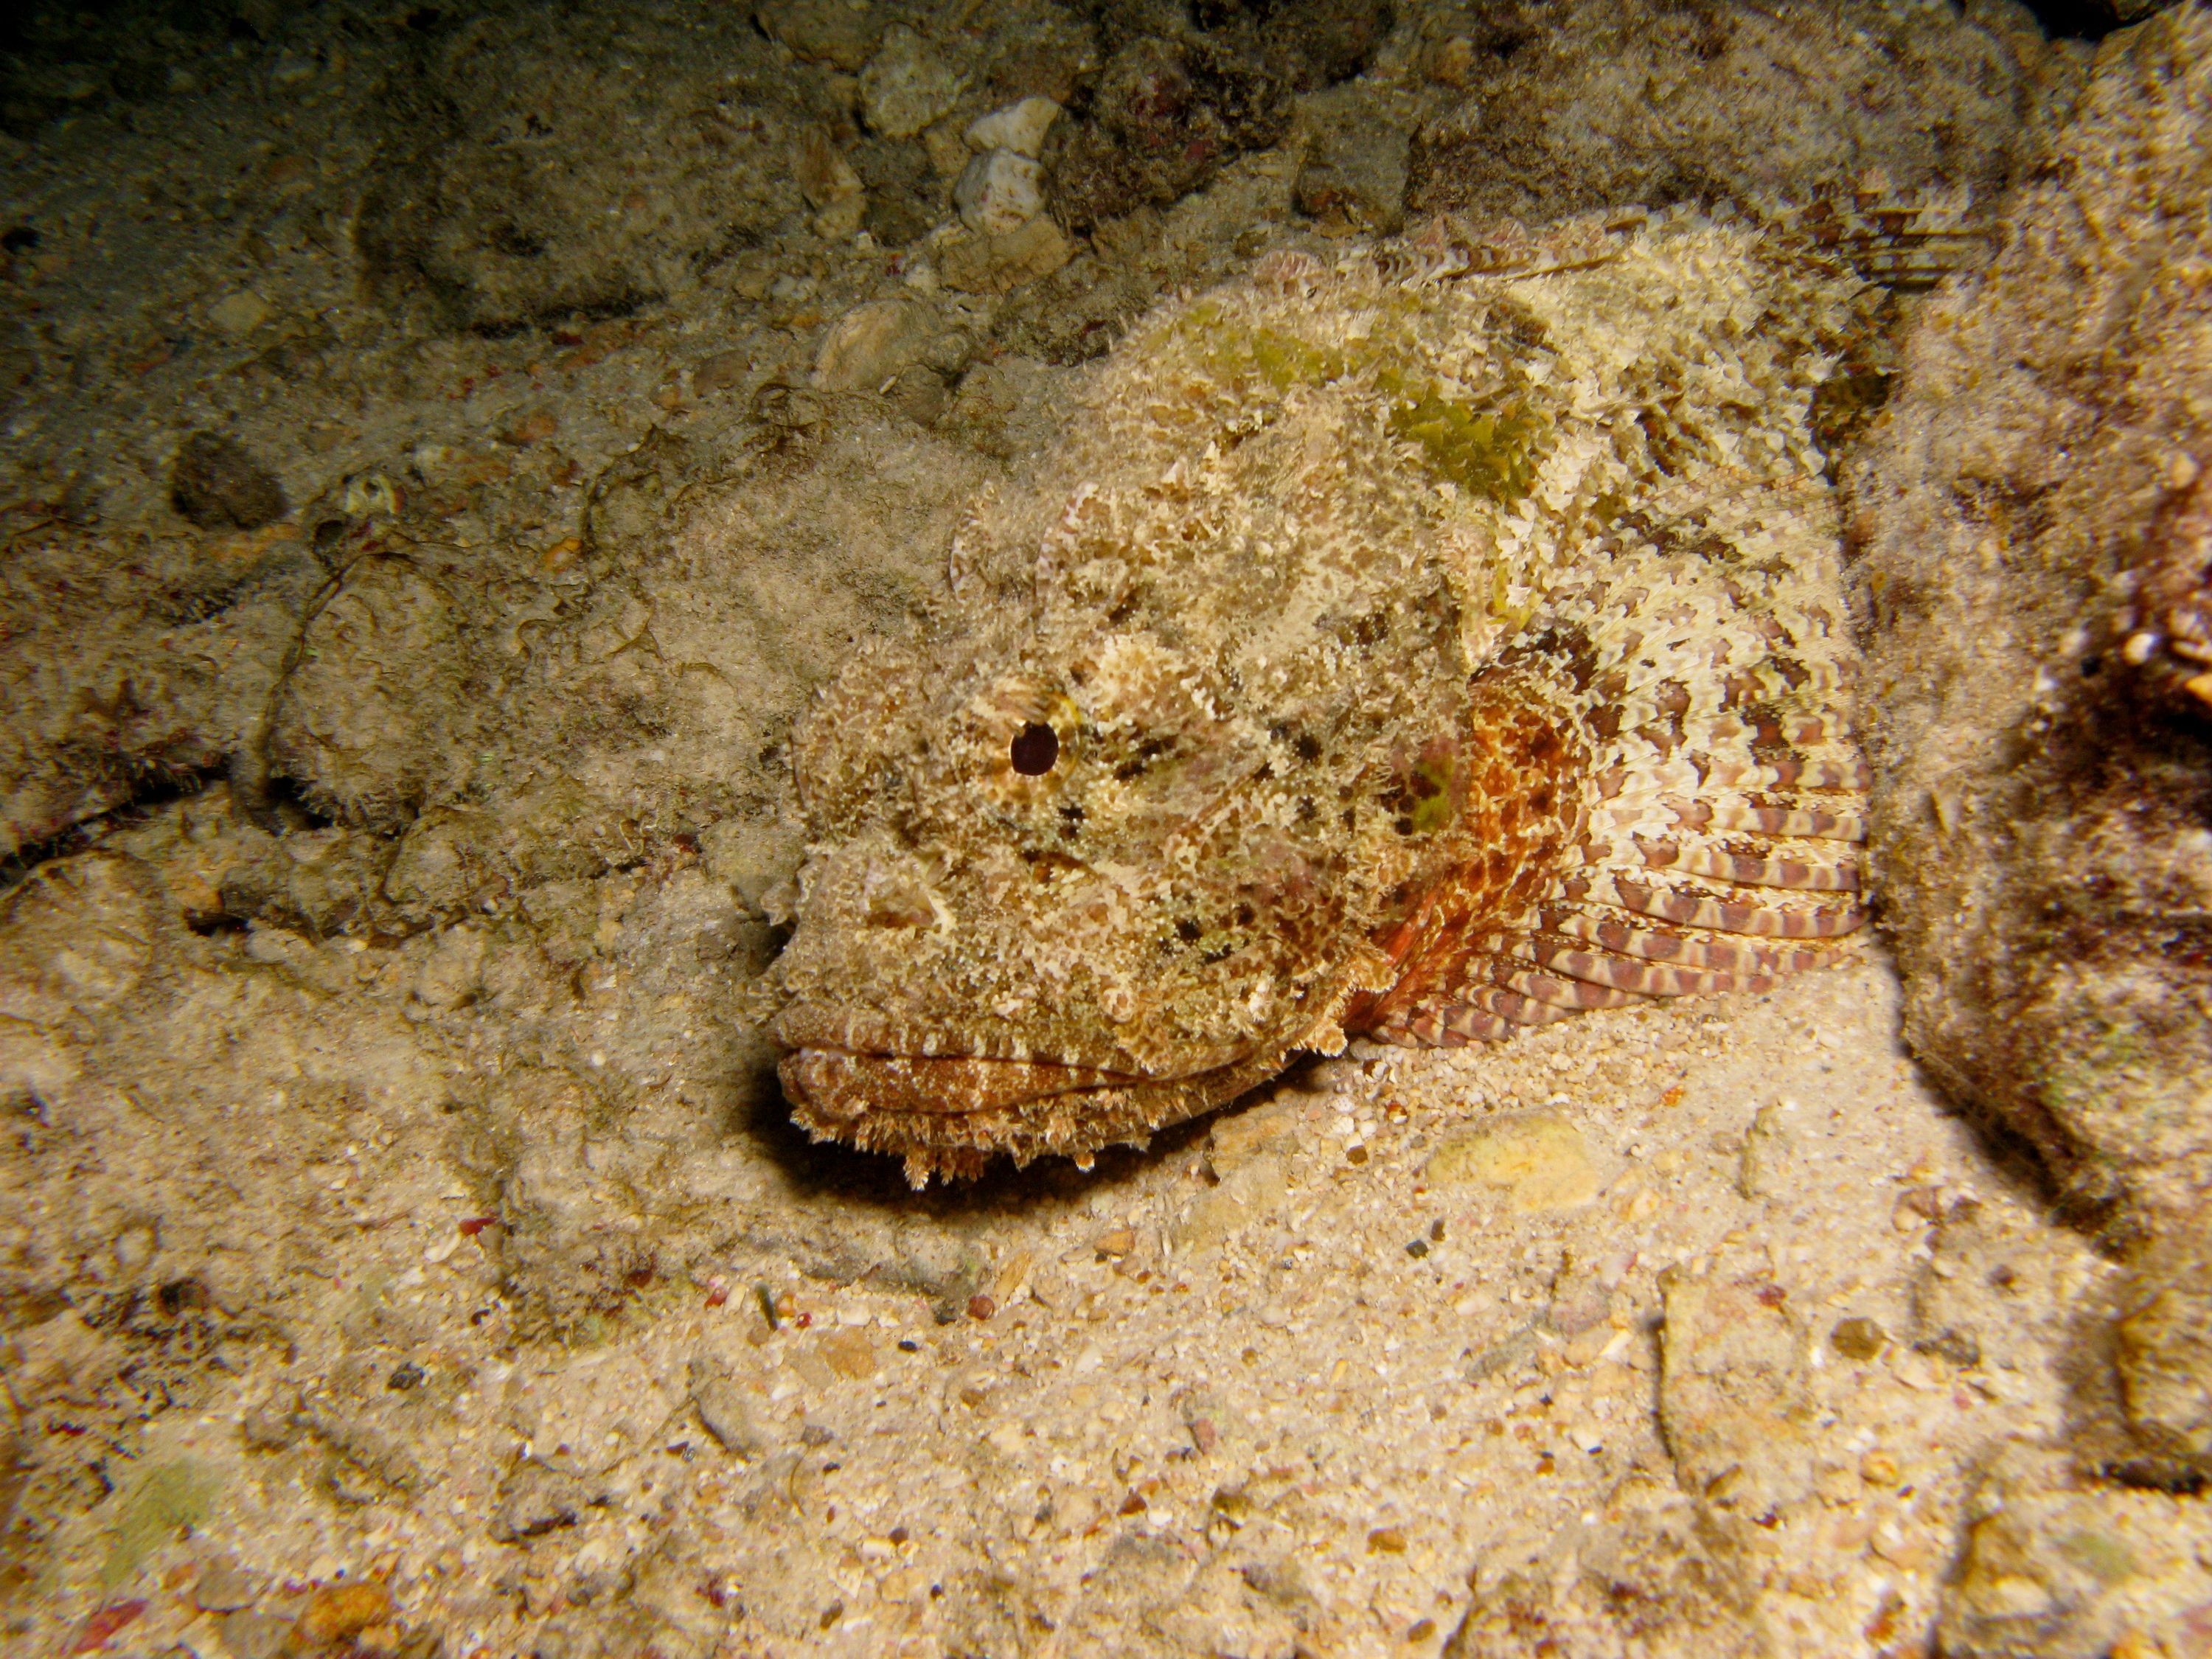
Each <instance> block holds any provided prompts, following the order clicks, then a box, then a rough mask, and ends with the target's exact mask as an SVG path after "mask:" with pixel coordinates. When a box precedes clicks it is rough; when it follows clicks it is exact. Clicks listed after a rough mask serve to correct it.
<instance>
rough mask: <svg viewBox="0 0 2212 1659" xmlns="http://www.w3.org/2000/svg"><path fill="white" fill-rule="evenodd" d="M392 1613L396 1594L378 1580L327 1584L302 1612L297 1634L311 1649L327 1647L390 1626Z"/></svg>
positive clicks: (309, 1599) (310, 1598)
mask: <svg viewBox="0 0 2212 1659" xmlns="http://www.w3.org/2000/svg"><path fill="white" fill-rule="evenodd" d="M391 1617H392V1592H391V1591H390V1590H388V1589H385V1588H384V1586H383V1585H381V1584H380V1583H377V1582H376V1581H375V1580H374V1579H362V1580H360V1581H358V1582H356V1583H350V1584H325V1585H324V1586H323V1587H322V1588H321V1589H319V1590H317V1591H316V1592H315V1593H314V1594H313V1595H311V1596H309V1597H308V1598H307V1606H306V1607H302V1608H301V1609H300V1617H299V1620H298V1621H297V1623H296V1625H295V1634H297V1635H298V1636H300V1637H301V1638H304V1639H305V1640H306V1641H307V1643H308V1644H310V1645H311V1646H314V1647H327V1646H329V1645H330V1644H332V1643H334V1642H343V1641H344V1640H346V1639H347V1638H349V1637H352V1636H355V1635H357V1634H359V1633H360V1632H362V1631H364V1630H367V1629H368V1627H369V1626H372V1625H381V1624H384V1623H386V1621H388V1620H390V1619H391Z"/></svg>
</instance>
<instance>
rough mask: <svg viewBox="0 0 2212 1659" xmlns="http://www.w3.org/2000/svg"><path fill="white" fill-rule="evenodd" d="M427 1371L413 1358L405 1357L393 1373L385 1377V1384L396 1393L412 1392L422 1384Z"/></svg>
mask: <svg viewBox="0 0 2212 1659" xmlns="http://www.w3.org/2000/svg"><path fill="white" fill-rule="evenodd" d="M426 1376H427V1373H426V1372H424V1370H422V1367H421V1366H420V1365H418V1364H416V1363H415V1362H414V1361H413V1360H411V1359H403V1360H401V1361H400V1362H399V1364H397V1365H394V1366H393V1367H392V1375H391V1376H387V1377H386V1378H385V1379H384V1386H385V1387H386V1388H387V1389H391V1390H392V1392H393V1393H394V1394H410V1393H412V1392H413V1391H414V1390H415V1389H419V1388H421V1387H422V1383H423V1382H424V1380H425V1378H426Z"/></svg>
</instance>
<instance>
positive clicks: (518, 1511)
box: [491, 1458, 592, 1544]
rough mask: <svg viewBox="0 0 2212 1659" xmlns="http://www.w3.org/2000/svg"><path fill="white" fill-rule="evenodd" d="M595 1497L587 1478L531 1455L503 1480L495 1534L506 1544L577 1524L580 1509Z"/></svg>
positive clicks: (495, 1512)
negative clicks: (585, 1481) (588, 1492)
mask: <svg viewBox="0 0 2212 1659" xmlns="http://www.w3.org/2000/svg"><path fill="white" fill-rule="evenodd" d="M591 1501H592V1500H591V1498H589V1496H587V1495H586V1492H585V1490H584V1484H583V1482H581V1481H580V1480H577V1479H576V1478H575V1476H574V1475H572V1474H564V1473H563V1472H562V1471H561V1470H559V1469H556V1468H552V1467H551V1466H550V1464H546V1463H543V1462H539V1461H538V1460H537V1459H536V1458H531V1459H528V1460H526V1462H524V1463H523V1464H522V1465H521V1467H520V1468H517V1469H516V1470H515V1471H514V1472H513V1474H510V1475H508V1476H507V1479H506V1480H502V1481H501V1482H500V1486H499V1504H498V1507H497V1508H495V1510H493V1511H492V1517H491V1535H492V1536H493V1537H494V1538H495V1539H497V1540H498V1541H500V1542H501V1543H502V1544H513V1543H516V1542H519V1541H521V1540H523V1539H526V1538H535V1537H537V1536H538V1535H539V1534H541V1533H548V1532H551V1531H552V1530H553V1529H554V1528H556V1527H573V1526H574V1525H575V1524H576V1516H577V1515H578V1514H579V1512H580V1511H581V1510H583V1509H584V1508H585V1506H586V1504H589V1503H590V1502H591Z"/></svg>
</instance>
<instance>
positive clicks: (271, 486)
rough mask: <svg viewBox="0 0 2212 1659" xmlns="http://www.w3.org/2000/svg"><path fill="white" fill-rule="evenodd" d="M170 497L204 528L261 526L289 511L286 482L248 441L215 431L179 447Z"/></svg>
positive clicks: (202, 433) (171, 501)
mask: <svg viewBox="0 0 2212 1659" xmlns="http://www.w3.org/2000/svg"><path fill="white" fill-rule="evenodd" d="M169 501H170V504H171V505H172V506H173V507H175V508H176V509H177V511H178V512H179V513H183V514H184V515H185V518H187V519H189V520H191V522H192V523H193V524H195V525H197V526H199V527H200V528H201V529H202V530H222V529H233V530H258V529H260V528H261V526H264V525H265V524H273V523H275V522H276V520H278V519H281V518H283V516H284V513H285V501H284V489H283V485H281V484H279V483H277V482H276V478H275V477H273V476H272V475H271V474H270V471H269V470H268V469H267V468H266V467H264V466H263V465H261V464H260V462H258V461H257V460H255V459H253V456H252V453H250V452H248V450H247V449H246V446H245V445H243V444H241V443H240V442H239V441H237V440H236V439H234V438H226V437H224V436H223V435H222V434H220V433H216V432H195V433H193V434H192V435H191V436H190V437H188V438H186V439H185V441H184V442H183V444H181V445H180V446H179V447H178V450H177V459H176V462H175V464H174V465H173V466H172V467H171V468H170V471H169Z"/></svg>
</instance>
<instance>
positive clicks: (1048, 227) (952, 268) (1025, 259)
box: [937, 213, 1075, 294]
mask: <svg viewBox="0 0 2212 1659" xmlns="http://www.w3.org/2000/svg"><path fill="white" fill-rule="evenodd" d="M1074 254H1075V250H1074V249H1073V247H1071V246H1069V245H1068V240H1067V238H1066V236H1064V235H1062V234H1060V227H1059V226H1058V225H1056V224H1054V223H1053V222H1052V221H1051V220H1050V219H1049V218H1048V217H1047V216H1045V215H1043V214H1042V213H1040V214H1039V215H1037V216H1036V218H1034V219H1031V220H1030V222H1028V223H1027V224H1025V225H1024V226H1022V227H1021V228H1019V229H1018V230H1011V231H1008V232H1007V233H1006V234H1005V235H1003V236H975V237H967V238H962V239H955V240H949V241H947V242H946V243H945V245H944V246H942V247H941V248H940V249H939V252H938V256H937V269H938V274H939V276H942V277H943V278H944V280H945V286H946V287H947V288H952V289H959V290H960V291H961V292H962V293H963V294H1006V293H1011V292H1012V290H1013V289H1018V288H1019V287H1020V286H1021V285H1022V284H1023V283H1033V282H1035V281H1036V279H1037V278H1038V277H1040V276H1050V275H1052V273H1053V272H1054V271H1055V270H1059V269H1060V267H1061V266H1062V265H1064V264H1066V263H1067V262H1068V260H1069V259H1071V258H1073V257H1074Z"/></svg>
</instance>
